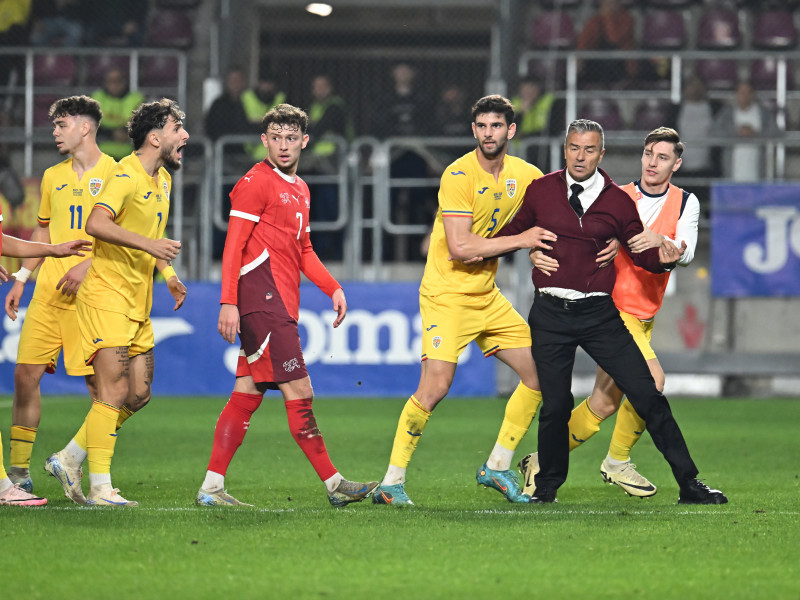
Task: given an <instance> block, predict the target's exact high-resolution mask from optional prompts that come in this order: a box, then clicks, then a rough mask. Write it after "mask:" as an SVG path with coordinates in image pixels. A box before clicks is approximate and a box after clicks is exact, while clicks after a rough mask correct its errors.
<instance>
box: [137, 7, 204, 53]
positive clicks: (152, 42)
mask: <svg viewBox="0 0 800 600" xmlns="http://www.w3.org/2000/svg"><path fill="white" fill-rule="evenodd" d="M146 40H147V41H146V45H147V46H149V47H153V48H178V49H180V50H186V49H188V48H191V47H192V46H193V45H194V30H193V27H192V20H191V18H190V17H189V14H188V13H187V12H186V11H183V10H177V9H165V10H160V11H157V12H155V13H153V15H152V16H151V17H150V20H149V21H148V29H147V37H146Z"/></svg>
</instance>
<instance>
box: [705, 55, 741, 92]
mask: <svg viewBox="0 0 800 600" xmlns="http://www.w3.org/2000/svg"><path fill="white" fill-rule="evenodd" d="M738 64H739V63H738V62H737V61H736V60H734V59H720V58H707V59H702V60H698V61H697V63H696V64H695V72H696V73H697V74H698V75H700V77H702V78H703V80H704V81H705V82H706V87H707V88H708V89H709V90H732V89H733V88H734V87H736V82H737V81H738V80H739V70H738Z"/></svg>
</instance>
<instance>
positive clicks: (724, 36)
mask: <svg viewBox="0 0 800 600" xmlns="http://www.w3.org/2000/svg"><path fill="white" fill-rule="evenodd" d="M741 44H742V34H741V32H740V30H739V15H738V13H737V12H736V11H735V10H733V9H730V8H726V7H721V6H710V7H708V8H706V9H705V10H704V12H703V14H702V15H701V17H700V21H699V23H698V25H697V47H698V48H699V49H701V50H734V49H736V48H739V47H740V46H741Z"/></svg>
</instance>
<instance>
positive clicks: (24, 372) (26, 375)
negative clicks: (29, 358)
mask: <svg viewBox="0 0 800 600" xmlns="http://www.w3.org/2000/svg"><path fill="white" fill-rule="evenodd" d="M43 374H44V365H17V366H16V367H15V368H14V389H15V390H17V391H18V392H20V393H22V394H28V393H30V392H32V391H35V390H38V389H39V382H40V381H41V380H42V375H43Z"/></svg>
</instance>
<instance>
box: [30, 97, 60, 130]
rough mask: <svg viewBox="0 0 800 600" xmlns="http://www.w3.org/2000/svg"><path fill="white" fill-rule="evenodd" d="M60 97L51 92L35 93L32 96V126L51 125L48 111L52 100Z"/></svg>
mask: <svg viewBox="0 0 800 600" xmlns="http://www.w3.org/2000/svg"><path fill="white" fill-rule="evenodd" d="M59 98H61V96H54V95H53V94H36V95H35V96H34V97H33V126H34V127H52V122H51V121H50V117H49V116H48V113H49V112H50V107H51V106H52V105H53V102H55V101H56V100H58V99H59Z"/></svg>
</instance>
